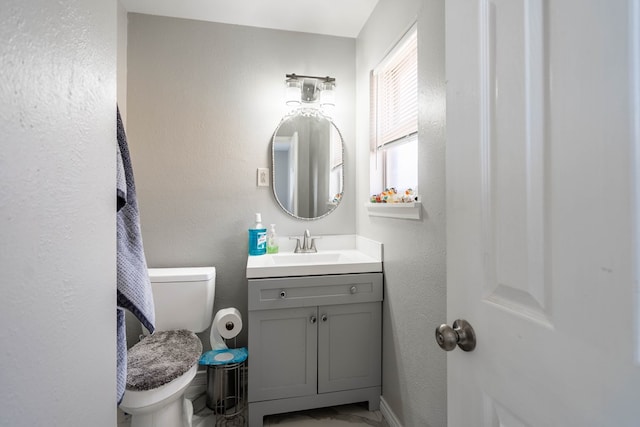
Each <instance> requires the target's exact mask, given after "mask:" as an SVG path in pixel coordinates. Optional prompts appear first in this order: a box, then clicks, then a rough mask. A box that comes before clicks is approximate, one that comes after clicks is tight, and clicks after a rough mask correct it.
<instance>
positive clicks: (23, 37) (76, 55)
mask: <svg viewBox="0 0 640 427" xmlns="http://www.w3.org/2000/svg"><path fill="white" fill-rule="evenodd" d="M0 39H1V40H3V42H2V44H0V70H2V71H1V73H2V78H1V79H0V99H2V102H1V103H0V134H1V135H2V149H1V150H0V230H1V233H2V237H1V238H0V277H1V279H0V282H1V283H2V309H0V325H2V327H1V328H0V348H1V349H2V351H1V352H0V384H2V386H1V387H0V414H1V415H0V424H1V425H3V426H18V425H25V426H27V425H29V426H45V425H46V426H74V425H92V426H109V427H112V426H114V425H115V423H116V415H115V414H116V413H115V408H116V393H115V391H116V380H115V378H116V372H115V371H116V369H115V365H116V359H115V355H116V345H115V344H116V342H115V325H116V322H115V297H116V294H115V262H116V261H115V237H116V231H115V152H116V151H115V149H116V148H115V147H116V136H115V135H116V133H115V99H116V64H115V58H116V3H115V1H103V0H92V1H89V0H87V1H67V2H52V1H48V0H33V1H28V2H25V1H23V0H6V1H4V2H3V5H2V8H0Z"/></svg>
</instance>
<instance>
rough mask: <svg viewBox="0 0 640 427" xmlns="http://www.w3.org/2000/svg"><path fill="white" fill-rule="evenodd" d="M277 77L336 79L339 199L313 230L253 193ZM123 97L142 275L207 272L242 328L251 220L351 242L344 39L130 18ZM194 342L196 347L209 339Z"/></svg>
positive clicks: (351, 68)
mask: <svg viewBox="0 0 640 427" xmlns="http://www.w3.org/2000/svg"><path fill="white" fill-rule="evenodd" d="M286 73H297V74H309V75H320V76H325V75H330V76H333V77H335V78H336V79H337V111H336V115H335V122H336V124H337V126H338V127H339V128H340V129H341V131H342V133H343V136H344V138H345V143H346V147H345V150H346V155H345V157H346V162H347V166H346V168H345V169H346V183H345V197H344V200H343V202H342V204H341V205H340V206H339V207H338V208H337V209H336V211H334V212H333V213H332V214H331V215H329V216H328V217H326V218H323V219H321V220H318V221H311V222H309V221H304V220H298V219H295V218H293V217H290V216H289V215H287V214H286V213H284V212H283V211H282V210H281V209H280V208H279V206H278V205H277V203H276V201H275V199H274V196H273V194H272V192H271V189H270V188H268V187H257V186H256V168H258V167H270V166H271V165H270V147H271V145H270V141H271V137H272V134H273V132H274V131H275V129H276V127H277V125H278V123H279V122H280V119H281V117H282V116H283V114H285V113H286V109H285V108H284V80H285V74H286ZM127 86H128V97H127V103H128V105H127V109H128V118H127V119H128V121H127V135H128V139H129V144H130V148H131V156H132V160H133V168H134V172H135V176H136V185H137V190H138V196H139V203H140V213H141V223H142V234H143V239H144V245H145V251H146V256H147V261H148V264H149V266H151V267H167V266H202V265H215V266H216V267H217V288H216V302H215V308H214V309H215V310H217V309H219V308H222V307H228V306H235V307H237V308H238V309H240V310H241V311H242V312H243V313H244V315H245V317H246V306H247V281H246V278H245V268H246V259H247V229H248V227H249V226H250V225H252V223H253V219H254V213H255V212H261V213H262V220H263V223H264V224H267V225H268V224H271V223H275V224H276V227H277V230H278V232H279V234H280V235H281V236H286V235H301V234H302V233H303V231H304V229H305V228H309V229H310V230H311V233H312V234H313V235H320V234H353V233H355V208H354V204H355V191H354V189H355V171H354V169H355V168H354V164H355V163H354V159H355V158H354V152H355V111H354V100H355V40H354V39H350V38H341V37H329V36H320V35H313V34H305V33H295V32H287V31H277V30H267V29H260V28H253V27H243V26H237V25H228V24H216V23H210V22H202V21H192V20H185V19H176V18H165V17H158V16H150V15H141V14H129V34H128V84H127ZM319 246H320V244H319ZM245 320H246V318H245ZM245 332H246V331H245ZM245 336H246V335H245V333H243V334H242V335H241V337H240V343H244V342H245ZM201 338H202V339H203V342H204V345H205V348H206V347H207V345H208V333H204V334H201Z"/></svg>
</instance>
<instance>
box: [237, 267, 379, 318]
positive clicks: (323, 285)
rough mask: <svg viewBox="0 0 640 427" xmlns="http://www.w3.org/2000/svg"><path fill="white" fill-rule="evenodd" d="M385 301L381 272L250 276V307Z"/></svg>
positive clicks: (261, 308) (266, 308) (258, 308)
mask: <svg viewBox="0 0 640 427" xmlns="http://www.w3.org/2000/svg"><path fill="white" fill-rule="evenodd" d="M375 301H382V273H366V274H337V275H327V276H304V277H284V278H282V277H280V278H269V279H249V310H268V309H277V308H289V307H311V306H316V305H328V304H332V305H333V304H353V303H360V302H375Z"/></svg>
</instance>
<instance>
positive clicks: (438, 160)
mask: <svg viewBox="0 0 640 427" xmlns="http://www.w3.org/2000/svg"><path fill="white" fill-rule="evenodd" d="M416 20H417V22H418V70H419V81H418V86H419V87H418V90H419V135H418V136H419V148H418V151H419V153H418V157H419V171H418V174H419V188H420V193H421V195H422V203H423V213H422V215H423V219H422V220H421V221H410V220H397V219H389V218H379V217H369V216H368V215H367V212H366V210H365V209H364V208H363V204H362V203H359V202H364V201H365V200H367V198H368V196H369V194H368V191H369V173H368V171H369V138H368V135H369V95H368V92H369V71H370V70H371V69H372V68H374V67H375V66H376V65H378V63H379V62H380V60H382V58H383V57H384V55H385V54H386V53H387V51H388V50H390V49H391V47H392V46H393V45H394V43H395V42H396V41H398V40H399V39H400V37H401V36H402V35H403V33H404V32H405V31H406V30H407V29H408V28H409V27H410V26H411V24H412V23H413V22H415V21H416ZM444 46H445V45H444V2H443V1H439V0H380V1H379V3H378V5H377V6H376V9H375V10H374V12H373V14H372V15H371V17H370V19H369V20H368V21H367V24H366V25H365V27H364V28H363V30H362V31H361V33H360V35H359V36H358V39H357V44H356V52H357V62H356V67H357V76H356V81H357V86H356V92H357V103H356V109H357V128H356V133H357V138H358V139H357V169H358V174H357V193H356V196H357V200H358V202H357V203H356V210H357V228H358V234H361V235H364V236H367V237H370V238H374V239H378V240H381V241H382V242H383V243H384V272H385V301H384V304H383V307H384V311H383V369H382V376H383V398H384V400H385V402H386V403H387V404H388V406H389V407H390V408H391V410H392V411H393V413H394V414H395V415H396V416H397V417H398V419H399V421H400V422H401V423H402V425H404V426H407V427H410V426H445V425H446V419H447V416H446V411H447V401H446V356H445V352H444V351H442V350H440V349H439V347H438V346H437V344H436V342H435V340H434V333H433V331H434V330H435V327H436V326H437V325H439V324H440V323H444V322H445V321H446V320H447V318H446V277H445V272H446V269H445V261H446V260H445V250H446V247H445V246H446V242H445V170H444V167H445V121H444V120H445V74H444Z"/></svg>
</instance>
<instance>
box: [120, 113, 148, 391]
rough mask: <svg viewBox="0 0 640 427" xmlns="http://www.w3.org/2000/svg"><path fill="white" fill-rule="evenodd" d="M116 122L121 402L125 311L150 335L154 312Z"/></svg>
mask: <svg viewBox="0 0 640 427" xmlns="http://www.w3.org/2000/svg"><path fill="white" fill-rule="evenodd" d="M117 122H118V156H117V160H118V170H117V189H116V195H117V209H118V213H117V215H116V218H117V219H116V222H117V248H118V251H117V303H118V308H117V312H116V322H117V323H116V324H117V350H118V354H117V362H118V370H117V387H118V388H117V392H118V404H120V402H121V401H122V397H123V396H124V390H125V386H126V383H127V342H126V330H125V321H124V311H123V310H122V309H127V310H129V311H130V312H131V313H133V314H134V316H136V318H138V320H140V322H141V323H142V325H143V326H144V327H145V328H147V330H148V331H149V332H153V331H154V330H155V311H154V306H153V295H152V294H151V283H150V282H149V273H148V271H147V261H146V260H145V257H144V248H143V246H142V234H141V232H140V217H139V214H138V201H137V198H136V189H135V185H134V182H133V169H132V167H131V159H130V157H129V147H128V146H127V136H126V135H125V132H124V126H123V124H122V119H121V118H120V110H117Z"/></svg>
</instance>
